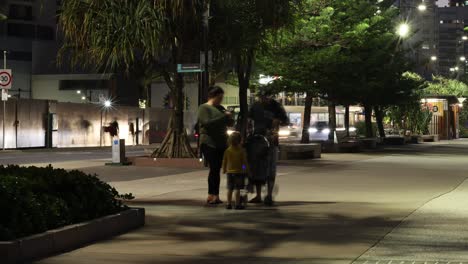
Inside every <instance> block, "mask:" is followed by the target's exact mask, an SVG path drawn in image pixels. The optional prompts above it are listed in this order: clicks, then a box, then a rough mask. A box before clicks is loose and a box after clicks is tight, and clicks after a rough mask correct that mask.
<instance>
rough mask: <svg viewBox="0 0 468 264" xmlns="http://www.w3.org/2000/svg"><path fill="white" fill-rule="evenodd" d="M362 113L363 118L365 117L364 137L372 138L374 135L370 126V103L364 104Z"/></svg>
mask: <svg viewBox="0 0 468 264" xmlns="http://www.w3.org/2000/svg"><path fill="white" fill-rule="evenodd" d="M364 114H365V119H366V121H365V122H366V137H367V138H373V137H374V131H373V128H372V106H370V105H364Z"/></svg>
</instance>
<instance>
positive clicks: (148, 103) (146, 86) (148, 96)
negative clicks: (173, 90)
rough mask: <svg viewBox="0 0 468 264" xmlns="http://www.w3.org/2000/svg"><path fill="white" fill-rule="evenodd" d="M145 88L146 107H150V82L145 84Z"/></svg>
mask: <svg viewBox="0 0 468 264" xmlns="http://www.w3.org/2000/svg"><path fill="white" fill-rule="evenodd" d="M145 90H146V107H148V108H149V107H151V84H147V85H145Z"/></svg>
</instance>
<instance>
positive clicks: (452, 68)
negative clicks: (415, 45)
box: [437, 1, 468, 78]
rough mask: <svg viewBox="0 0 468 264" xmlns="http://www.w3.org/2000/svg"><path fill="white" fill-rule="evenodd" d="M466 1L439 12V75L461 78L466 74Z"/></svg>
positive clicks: (455, 3) (452, 3) (453, 3)
mask: <svg viewBox="0 0 468 264" xmlns="http://www.w3.org/2000/svg"><path fill="white" fill-rule="evenodd" d="M464 2H465V1H451V2H450V3H449V6H446V7H439V8H438V12H437V21H438V28H439V29H438V31H439V34H438V35H437V37H438V38H437V41H438V46H439V55H438V56H439V59H438V66H439V74H441V75H444V76H449V77H454V78H455V77H456V78H460V77H462V76H464V75H465V74H466V71H467V65H466V63H467V61H466V59H467V58H466V56H467V55H468V54H467V53H466V52H467V51H468V49H467V48H468V33H467V32H466V31H465V27H467V26H468V6H465V3H464Z"/></svg>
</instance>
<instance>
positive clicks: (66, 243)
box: [0, 208, 145, 264]
mask: <svg viewBox="0 0 468 264" xmlns="http://www.w3.org/2000/svg"><path fill="white" fill-rule="evenodd" d="M143 225H145V209H144V208H130V209H129V210H126V211H123V212H121V213H118V214H115V215H109V216H105V217H102V218H98V219H95V220H91V221H89V222H84V223H80V224H74V225H69V226H65V227H62V228H58V229H53V230H49V231H46V232H44V233H41V234H37V235H32V236H29V237H25V238H20V239H17V240H13V241H2V242H0V256H2V263H5V264H10V263H21V262H26V261H32V260H37V259H41V258H45V257H49V256H52V255H54V254H58V253H62V252H66V251H71V250H74V249H77V248H79V247H82V246H84V245H87V244H89V243H91V242H94V241H98V240H102V239H105V238H109V237H112V236H115V235H119V234H122V233H124V232H127V231H129V230H132V229H135V228H138V227H141V226H143Z"/></svg>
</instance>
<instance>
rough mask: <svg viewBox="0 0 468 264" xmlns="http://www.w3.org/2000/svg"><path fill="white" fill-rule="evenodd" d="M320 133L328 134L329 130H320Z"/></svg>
mask: <svg viewBox="0 0 468 264" xmlns="http://www.w3.org/2000/svg"><path fill="white" fill-rule="evenodd" d="M322 133H323V134H330V129H328V128H325V129H324V130H322Z"/></svg>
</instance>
